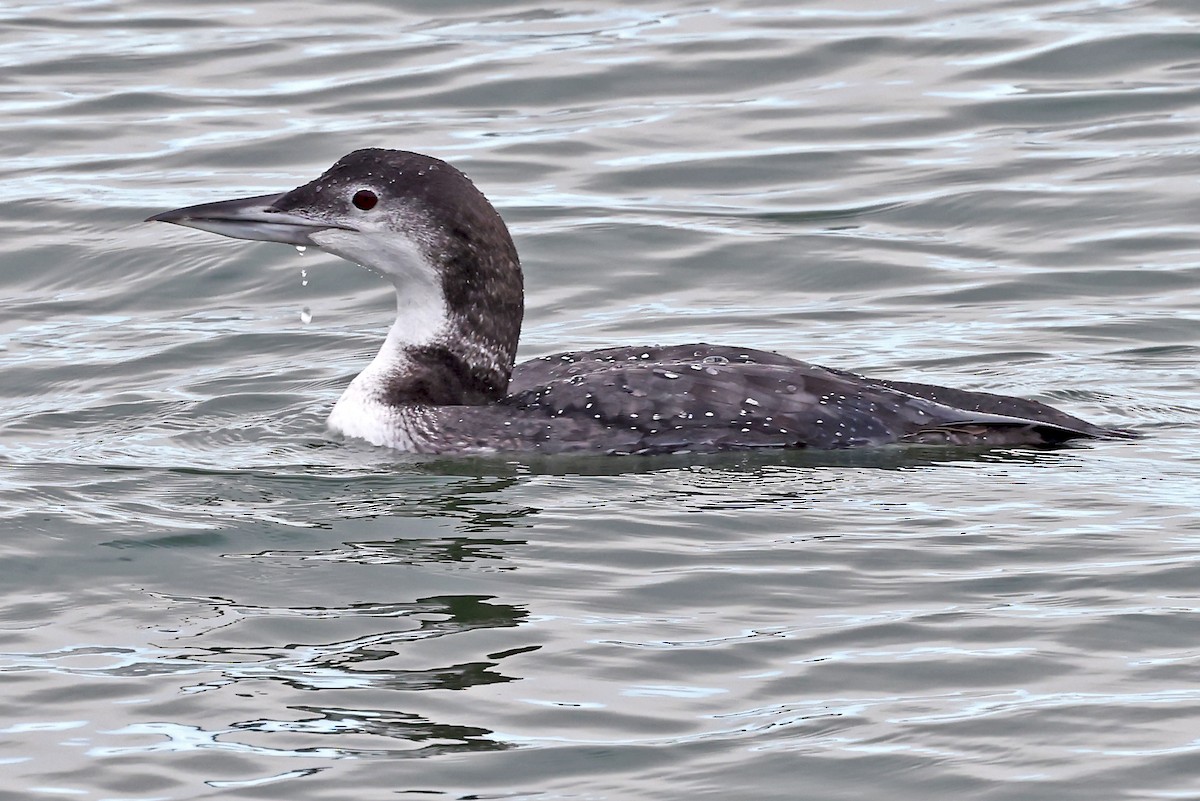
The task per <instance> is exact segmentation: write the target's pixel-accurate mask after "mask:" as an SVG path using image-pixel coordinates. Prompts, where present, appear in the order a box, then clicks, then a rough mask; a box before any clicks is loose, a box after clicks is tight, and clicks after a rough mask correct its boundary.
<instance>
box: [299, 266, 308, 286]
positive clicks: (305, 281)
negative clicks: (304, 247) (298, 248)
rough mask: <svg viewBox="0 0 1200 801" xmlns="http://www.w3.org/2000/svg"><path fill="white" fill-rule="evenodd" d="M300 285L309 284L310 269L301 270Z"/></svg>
mask: <svg viewBox="0 0 1200 801" xmlns="http://www.w3.org/2000/svg"><path fill="white" fill-rule="evenodd" d="M300 286H308V270H301V271H300Z"/></svg>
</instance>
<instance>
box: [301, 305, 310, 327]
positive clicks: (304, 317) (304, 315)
mask: <svg viewBox="0 0 1200 801" xmlns="http://www.w3.org/2000/svg"><path fill="white" fill-rule="evenodd" d="M300 322H302V323H304V324H305V325H308V324H309V323H311V322H312V312H311V311H309V310H308V307H307V306H305V307H304V308H303V309H301V310H300Z"/></svg>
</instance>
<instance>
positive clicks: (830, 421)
mask: <svg viewBox="0 0 1200 801" xmlns="http://www.w3.org/2000/svg"><path fill="white" fill-rule="evenodd" d="M149 219H150V220H153V221H160V222H170V223H175V224H178V225H184V226H188V227H192V228H198V229H201V230H206V231H210V232H213V233H218V234H222V235H224V236H230V237H234V238H240V239H252V240H261V241H269V242H283V243H287V244H292V245H307V246H314V247H318V248H321V249H323V250H326V251H328V252H330V253H333V254H335V255H339V256H342V257H343V258H346V259H348V260H350V261H353V262H356V263H358V264H361V265H363V266H364V267H366V268H368V269H370V270H372V271H374V272H376V273H378V274H379V275H380V276H382V277H383V278H385V279H387V280H389V281H390V282H391V283H392V284H393V286H394V287H395V290H396V304H397V314H396V320H395V322H394V323H393V325H392V328H391V330H390V331H389V332H388V335H387V338H386V339H385V341H384V343H383V346H382V347H381V348H380V350H379V353H378V354H377V355H376V356H375V358H374V359H373V360H372V361H371V363H370V364H369V365H367V367H366V368H365V369H364V370H363V371H362V373H360V374H359V375H358V376H357V377H356V378H355V379H354V380H353V381H352V382H351V384H350V386H349V387H348V388H347V389H346V391H345V393H344V394H343V395H342V397H341V398H340V399H339V401H338V402H337V404H336V405H335V406H334V409H333V412H332V413H331V415H330V418H329V426H330V428H331V429H332V430H334V431H335V432H337V433H340V434H343V435H345V436H349V437H355V438H359V439H364V440H367V441H368V442H372V443H374V444H377V445H383V446H387V447H392V448H397V449H399V450H406V451H416V452H429V453H479V452H498V451H515V452H543V453H562V452H596V453H613V454H616V453H621V454H626V453H641V454H647V453H677V452H697V451H719V450H736V449H754V448H816V449H842V448H856V447H878V446H882V445H890V444H924V445H970V446H981V445H982V446H992V445H1054V444H1057V443H1060V442H1064V441H1067V440H1070V439H1075V438H1093V439H1117V438H1129V437H1132V436H1134V435H1133V434H1132V433H1131V432H1128V431H1124V430H1121V429H1115V428H1105V427H1101V426H1096V425H1093V424H1091V423H1088V422H1086V421H1084V420H1081V419H1079V418H1077V417H1073V416H1071V415H1069V414H1066V413H1064V412H1061V411H1059V410H1057V409H1054V408H1052V407H1050V406H1047V405H1045V404H1042V403H1039V402H1037V401H1032V400H1025V399H1022V398H1016V397H1010V396H1004V395H994V394H991V393H986V392H975V391H969V390H955V389H951V388H948V387H938V386H934V385H929V384H921V383H915V382H902V381H889V380H885V379H871V378H867V377H864V376H860V375H857V374H854V373H849V372H845V371H841V370H835V369H831V368H826V367H820V366H817V365H812V364H808V363H806V362H801V361H797V360H795V359H792V358H789V357H786V356H782V355H779V354H775V353H771V352H767V351H761V350H754V349H746V348H737V347H728V346H719V345H707V344H689V345H675V346H667V347H657V346H655V347H617V348H608V349H603V350H595V351H573V352H568V353H561V354H555V355H552V356H544V357H542V358H539V359H534V360H532V361H528V362H525V363H522V364H519V365H515V366H514V364H515V354H516V350H517V343H518V338H519V336H520V328H521V320H522V316H523V312H524V297H523V278H522V273H521V266H520V261H519V259H518V257H517V251H516V247H515V246H514V245H513V242H512V238H511V236H510V235H509V232H508V229H507V227H506V226H505V224H504V221H503V220H502V219H501V217H500V215H499V213H498V212H497V211H496V209H495V208H494V207H493V206H492V204H491V203H490V202H489V201H488V200H487V198H486V197H484V195H483V194H482V193H481V192H480V191H479V190H478V189H476V188H475V186H474V185H473V184H472V183H471V181H470V180H469V179H468V178H467V177H466V176H465V175H463V174H462V173H461V172H460V171H458V170H457V169H455V168H454V167H452V166H451V165H449V164H447V163H446V162H444V161H441V160H439V159H435V158H432V157H429V156H423V155H421V154H418V153H411V152H407V151H400V150H383V149H367V150H358V151H355V152H353V153H350V154H349V155H347V156H345V157H343V158H342V159H340V160H339V161H338V162H337V163H335V164H334V165H333V166H332V167H330V168H329V169H328V170H327V171H326V172H325V173H323V174H322V175H321V176H319V177H318V178H316V179H314V180H313V181H311V182H309V183H307V184H304V185H302V186H299V187H297V188H296V189H293V190H291V191H289V192H284V193H282V194H277V195H261V196H256V197H250V198H241V199H237V200H227V201H218V202H216V203H205V204H201V205H198V206H189V207H185V208H181V209H176V210H173V211H169V212H163V213H161V214H157V215H154V216H153V217H150V218H149Z"/></svg>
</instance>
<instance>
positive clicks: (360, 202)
mask: <svg viewBox="0 0 1200 801" xmlns="http://www.w3.org/2000/svg"><path fill="white" fill-rule="evenodd" d="M350 202H351V203H353V204H354V207H355V208H358V209H362V210H363V211H370V210H371V209H373V208H375V204H376V203H378V202H379V198H378V197H376V195H375V193H374V192H372V191H371V190H370V189H360V190H358V191H357V192H355V193H354V198H353V199H352V200H351V201H350Z"/></svg>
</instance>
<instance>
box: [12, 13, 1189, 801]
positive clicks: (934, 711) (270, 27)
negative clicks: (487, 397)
mask: <svg viewBox="0 0 1200 801" xmlns="http://www.w3.org/2000/svg"><path fill="white" fill-rule="evenodd" d="M1198 23H1200V18H1198V15H1197V13H1196V10H1195V9H1194V8H1193V5H1192V3H1190V2H1184V1H1183V0H1175V2H1169V1H1163V2H1101V1H1100V0H1081V1H1079V2H1072V1H1071V0H1024V1H1023V2H1012V1H1008V2H1001V1H999V0H989V1H988V2H967V1H966V0H952V1H951V2H932V0H917V2H913V3H910V4H908V5H900V4H886V3H872V2H866V0H861V1H860V2H849V3H847V2H838V3H824V4H821V3H819V2H812V3H809V2H804V3H795V2H775V3H770V2H752V1H751V0H744V2H731V3H725V4H720V5H695V4H689V3H682V2H661V3H658V4H655V5H647V4H644V3H625V4H622V3H615V2H614V3H608V4H596V3H582V2H568V3H565V4H563V3H560V4H558V5H556V6H553V7H547V6H541V5H537V4H531V3H523V2H491V3H481V2H469V1H468V0H459V1H458V2H450V3H441V4H436V7H434V6H432V5H428V4H424V5H422V4H393V3H372V2H343V3H339V4H337V5H336V6H328V5H326V4H319V3H304V2H300V3H273V2H267V1H266V0H260V1H257V2H245V3H239V4H229V3H205V4H193V5H192V6H191V7H186V8H185V7H183V6H171V5H166V6H164V5H163V4H161V3H149V2H144V1H142V0H120V1H118V2H108V3H104V2H53V3H49V2H42V3H39V2H28V3H23V4H19V5H15V6H9V7H5V8H0V69H2V70H3V73H2V74H3V76H4V78H3V82H2V86H3V92H2V94H0V112H2V113H0V133H2V134H3V135H2V136H0V153H2V154H3V159H2V160H0V204H3V206H2V208H3V213H2V214H0V234H2V236H0V289H2V291H3V293H4V298H5V303H4V306H3V309H2V310H0V393H2V394H3V403H0V520H2V521H3V532H4V535H3V537H0V558H2V559H3V568H2V570H0V686H2V687H3V688H4V691H3V693H0V798H2V799H9V798H11V799H21V800H22V801H24V800H25V799H29V798H64V799H66V798H70V799H96V801H116V799H122V800H126V799H137V801H150V800H151V799H191V798H222V799H234V798H263V799H267V798H288V799H296V800H297V801H310V800H311V801H316V800H317V799H344V798H346V797H347V794H350V795H352V796H353V797H355V798H362V799H376V798H378V799H383V798H452V799H458V798H530V799H534V798H536V799H539V801H546V800H547V799H620V800H621V801H629V800H630V799H656V800H657V799H673V798H679V799H685V798H686V799H693V798H709V797H712V798H717V797H720V798H729V797H735V798H753V799H776V798H778V799H794V798H797V797H806V798H855V799H858V798H875V797H883V796H887V797H889V798H892V799H914V800H915V799H929V798H967V797H970V798H980V799H985V798H986V799H989V800H991V799H1022V800H1027V799H1054V800H1055V801H1062V800H1063V799H1075V798H1080V799H1088V800H1089V801H1092V799H1096V798H1114V799H1115V798H1128V799H1146V798H1188V797H1196V796H1200V779H1198V777H1200V739H1198V738H1197V732H1198V731H1200V683H1198V681H1197V675H1198V674H1197V668H1198V666H1200V646H1197V643H1198V642H1200V614H1198V612H1200V594H1198V592H1197V589H1196V588H1197V586H1200V521H1198V519H1197V516H1196V513H1195V508H1196V505H1197V502H1198V501H1200V493H1198V492H1197V487H1200V483H1198V479H1200V465H1198V463H1197V457H1196V453H1197V450H1198V447H1200V439H1198V437H1197V435H1196V431H1195V425H1194V423H1195V420H1196V417H1197V402H1196V398H1197V390H1198V385H1197V384H1198V382H1197V378H1196V364H1197V361H1198V347H1197V345H1198V343H1200V292H1198V289H1200V270H1198V268H1197V263H1198V262H1197V253H1198V252H1200V224H1198V222H1197V218H1196V213H1195V209H1196V207H1197V206H1196V195H1197V190H1198V189H1200V186H1198V183H1197V179H1196V174H1197V163H1198V161H1197V156H1198V155H1200V146H1197V144H1196V143H1197V142H1198V141H1200V45H1198V42H1200V39H1198V38H1197V36H1196V30H1197V28H1196V26H1197V24H1198ZM368 146H384V147H398V148H404V149H412V150H418V151H421V152H426V153H430V154H433V155H436V156H439V157H441V158H445V159H447V160H450V161H452V162H453V163H455V164H456V165H458V166H460V167H461V168H462V169H464V170H465V171H466V172H467V173H468V174H470V175H471V176H472V177H473V178H474V180H475V181H476V183H477V184H478V185H479V186H480V187H481V188H482V189H483V190H484V192H485V193H487V194H488V196H489V197H491V198H492V199H493V200H494V201H495V203H496V204H497V206H498V207H499V208H500V210H501V212H502V213H503V214H504V216H505V218H506V219H507V220H509V221H510V224H511V226H512V228H513V231H514V234H515V236H516V239H517V244H518V247H519V249H520V250H521V253H522V256H523V262H524V266H525V273H526V284H527V306H528V311H527V316H526V324H525V331H524V337H523V344H522V356H523V357H533V356H538V355H542V354H545V353H550V352H553V351H555V350H559V349H567V348H581V347H589V346H603V345H610V344H620V343H630V342H646V343H669V342H687V341H698V340H704V341H720V342H728V343H733V344H745V345H753V346H757V347H763V348H767V349H771V350H778V351H782V352H786V353H789V354H792V355H796V356H799V357H802V358H806V359H810V360H812V361H814V362H817V363H822V364H829V365H832V366H837V367H843V368H848V369H855V370H860V371H863V372H869V373H874V374H877V375H881V376H884V377H892V378H907V379H911V380H923V381H928V382H934V383H945V384H950V385H954V386H962V387H967V388H985V389H990V390H993V391H999V392H1008V393H1017V394H1022V395H1026V396H1029V397H1035V398H1038V399H1041V400H1044V401H1047V402H1051V403H1053V404H1055V405H1058V406H1060V407H1062V408H1064V409H1065V410H1067V411H1070V412H1073V413H1075V414H1078V415H1081V416H1083V417H1086V418H1088V419H1091V420H1094V421H1096V422H1100V423H1105V424H1111V425H1118V426H1134V427H1136V428H1138V429H1139V430H1141V431H1142V432H1144V433H1145V434H1147V438H1146V439H1144V440H1142V441H1139V442H1137V443H1120V442H1099V443H1088V444H1084V445H1080V446H1077V447H1071V448H1066V449H1062V450H1055V451H1020V450H1011V451H1007V450H1003V451H982V452H979V451H962V452H937V451H910V452H905V451H885V452H881V453H873V454H850V455H839V454H832V455H828V454H827V455H817V456H813V455H808V454H787V455H778V454H772V455H761V454H759V455H753V456H746V455H729V456H723V457H704V458H695V457H693V458H678V457H676V458H656V459H605V458H583V459H569V460H556V459H547V460H513V459H506V458H492V459H428V458H412V457H406V456H404V455H400V454H395V453H390V452H387V451H381V450H379V449H376V448H372V447H370V446H367V445H364V444H361V443H355V442H342V441H337V440H335V439H331V438H330V437H329V436H327V435H326V433H325V431H324V426H323V421H324V417H325V415H326V414H327V413H328V409H329V407H330V406H331V405H332V403H333V401H334V400H335V399H336V397H337V395H338V393H339V392H340V391H341V388H342V387H344V386H345V384H346V382H347V381H348V380H349V379H350V378H351V377H352V376H353V375H354V374H355V373H356V372H357V371H358V370H359V369H360V368H361V367H362V365H363V364H364V363H365V361H366V360H367V359H369V358H370V355H371V354H372V352H373V351H374V349H375V348H376V347H377V346H378V343H379V341H380V339H381V337H382V333H383V331H384V330H385V329H386V326H387V325H388V324H389V323H390V320H391V303H392V301H391V296H390V289H388V288H387V287H385V286H384V285H382V284H381V282H380V281H379V280H378V279H376V278H374V277H373V276H371V275H370V274H368V273H366V272H365V271H362V270H359V269H357V268H355V267H354V266H352V265H349V264H345V263H343V262H340V261H338V260H336V259H334V258H331V257H329V256H325V255H322V254H319V253H315V252H313V251H309V252H308V253H307V254H305V255H303V256H300V255H297V254H296V252H295V251H294V250H292V249H290V248H286V247H281V246H277V245H276V246H272V245H268V244H250V243H238V242H231V241H225V240H221V239H218V238H216V237H211V236H204V235H202V234H200V233H197V232H192V231H185V230H182V229H173V228H168V227H166V226H161V225H144V224H142V223H141V222H140V221H141V220H142V219H143V218H144V217H146V216H147V215H148V214H151V213H154V212H157V211H161V210H164V209H168V208H174V207H177V206H182V205H187V204H191V203H199V202H203V201H208V200H217V199H221V198H227V197H236V196H240V195H249V194H261V193H266V192H277V191H282V190H285V189H289V188H291V187H293V186H295V185H297V184H299V183H302V182H304V181H307V180H308V179H310V178H312V177H314V176H315V175H316V174H317V173H319V172H320V171H321V170H323V169H324V168H325V167H327V166H328V165H329V164H330V163H332V162H333V161H334V160H335V159H336V158H338V157H339V156H341V155H342V154H344V153H346V152H348V151H350V150H353V149H355V148H358V147H368ZM310 316H311V319H310V321H309V322H307V323H306V322H304V319H305V318H308V317H310Z"/></svg>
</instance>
